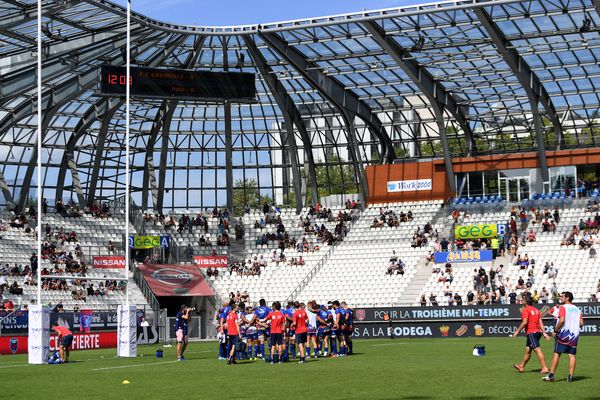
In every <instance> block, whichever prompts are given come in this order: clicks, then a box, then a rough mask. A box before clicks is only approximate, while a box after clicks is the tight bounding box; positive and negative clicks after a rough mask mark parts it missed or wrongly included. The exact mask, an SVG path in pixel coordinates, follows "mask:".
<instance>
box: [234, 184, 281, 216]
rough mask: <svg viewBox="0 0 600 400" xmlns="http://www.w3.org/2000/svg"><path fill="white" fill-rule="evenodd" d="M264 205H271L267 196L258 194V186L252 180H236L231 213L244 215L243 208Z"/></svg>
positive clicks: (270, 200) (271, 201)
mask: <svg viewBox="0 0 600 400" xmlns="http://www.w3.org/2000/svg"><path fill="white" fill-rule="evenodd" d="M264 203H269V204H272V203H273V199H272V198H271V197H269V196H264V195H261V194H260V191H259V190H258V184H257V183H256V181H255V180H254V179H244V180H242V179H238V180H237V181H235V184H234V185H233V213H234V214H235V215H243V214H244V206H245V205H247V206H248V207H250V208H260V207H262V205H263V204H264Z"/></svg>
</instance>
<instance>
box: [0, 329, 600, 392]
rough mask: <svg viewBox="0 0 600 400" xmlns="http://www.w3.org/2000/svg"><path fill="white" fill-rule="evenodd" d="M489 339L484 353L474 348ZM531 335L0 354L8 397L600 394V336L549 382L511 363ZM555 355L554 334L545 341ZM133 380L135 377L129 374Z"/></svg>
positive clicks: (533, 367) (535, 370) (586, 340)
mask: <svg viewBox="0 0 600 400" xmlns="http://www.w3.org/2000/svg"><path fill="white" fill-rule="evenodd" d="M476 344H484V345H485V346H486V349H487V353H488V354H487V355H486V356H485V357H474V356H473V355H472V354H471V352H472V349H473V346H474V345H476ZM524 345H525V339H524V338H517V339H510V338H486V339H481V338H479V339H468V338H467V339H395V340H389V339H388V340H362V341H356V342H355V345H354V350H355V353H356V355H354V356H351V357H345V358H337V359H317V360H314V361H313V360H312V359H311V360H310V361H309V362H308V363H307V364H304V365H299V364H297V363H296V362H290V363H287V364H284V365H270V364H266V363H264V362H259V361H254V362H251V361H242V362H241V363H240V364H238V365H232V366H228V365H226V363H225V362H224V361H218V360H217V352H216V348H217V344H216V342H201V343H191V344H190V346H189V348H188V352H187V353H188V354H186V356H187V358H188V359H187V360H186V361H183V362H177V361H174V359H175V348H174V347H172V348H164V355H165V357H164V358H162V359H157V358H155V356H154V354H155V350H156V349H158V348H162V346H146V347H139V348H138V357H137V358H135V359H131V358H130V359H124V358H121V359H119V358H116V357H115V354H116V350H115V349H109V350H93V351H76V352H71V362H70V363H69V364H64V365H27V364H26V362H27V356H26V355H19V356H1V357H0V382H2V389H1V393H2V396H1V398H3V399H11V400H14V399H46V398H51V397H53V398H60V399H122V400H131V399H147V400H149V399H216V398H221V399H264V398H273V396H274V395H275V394H277V393H278V394H279V395H278V396H277V397H276V398H282V399H302V398H306V399H313V398H321V399H323V400H329V399H513V398H526V399H553V398H556V399H558V398H560V399H600V357H599V354H598V349H599V348H600V337H583V338H581V340H580V346H579V347H580V349H579V354H578V366H577V371H576V381H575V382H573V383H568V382H567V381H566V376H567V365H568V358H567V357H566V356H563V357H562V359H561V364H560V365H559V369H558V371H557V376H556V377H557V381H556V382H554V383H548V382H542V380H541V376H540V374H539V365H538V363H537V360H536V359H535V358H532V360H531V361H530V363H529V365H528V366H527V372H525V373H521V374H520V373H518V372H517V371H516V370H514V369H513V368H512V364H513V363H515V362H519V361H520V360H521V357H522V355H523V348H524ZM543 350H544V353H545V355H546V359H547V360H548V361H549V360H550V358H551V355H552V342H544V343H543ZM124 380H128V381H130V382H131V383H130V384H123V383H122V382H123V381H124Z"/></svg>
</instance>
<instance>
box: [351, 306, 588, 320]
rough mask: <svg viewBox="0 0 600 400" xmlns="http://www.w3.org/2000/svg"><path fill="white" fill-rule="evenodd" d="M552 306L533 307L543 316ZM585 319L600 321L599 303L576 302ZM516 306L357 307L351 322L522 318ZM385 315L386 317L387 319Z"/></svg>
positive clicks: (519, 307)
mask: <svg viewBox="0 0 600 400" xmlns="http://www.w3.org/2000/svg"><path fill="white" fill-rule="evenodd" d="M552 306H553V304H536V307H537V308H538V309H539V310H540V311H541V313H542V315H543V316H546V314H548V312H549V311H550V308H551V307H552ZM576 306H578V307H579V308H581V311H582V312H583V317H584V318H600V303H577V304H576ZM521 308H522V305H519V304H498V305H489V306H483V305H480V306H447V307H387V308H386V307H382V308H356V309H354V320H355V321H357V322H380V321H386V320H387V318H388V317H389V318H390V319H392V320H393V321H417V322H418V321H468V320H471V321H476V320H502V319H513V320H514V319H521ZM386 315H387V316H386Z"/></svg>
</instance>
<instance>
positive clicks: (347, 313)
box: [341, 301, 354, 355]
mask: <svg viewBox="0 0 600 400" xmlns="http://www.w3.org/2000/svg"><path fill="white" fill-rule="evenodd" d="M341 309H342V318H343V321H344V328H343V330H342V332H343V335H344V342H345V345H346V348H345V354H347V355H351V354H352V334H353V331H354V318H353V316H352V310H351V309H350V308H348V304H346V302H345V301H342V303H341Z"/></svg>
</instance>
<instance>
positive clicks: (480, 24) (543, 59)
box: [0, 0, 600, 210]
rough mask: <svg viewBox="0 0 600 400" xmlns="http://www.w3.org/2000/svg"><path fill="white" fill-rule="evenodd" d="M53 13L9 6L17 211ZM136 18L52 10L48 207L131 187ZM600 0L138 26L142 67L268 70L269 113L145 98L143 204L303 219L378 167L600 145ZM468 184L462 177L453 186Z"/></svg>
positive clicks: (4, 48)
mask: <svg viewBox="0 0 600 400" xmlns="http://www.w3.org/2000/svg"><path fill="white" fill-rule="evenodd" d="M35 7H36V2H35V1H33V0H0V15H1V17H0V75H1V79H0V187H1V188H2V191H1V194H0V202H3V203H5V204H14V205H15V206H16V207H17V208H23V207H24V205H25V204H26V202H27V197H28V196H30V195H31V193H32V191H31V189H32V188H34V187H35V184H36V182H35V179H34V176H35V175H34V173H33V172H34V170H35V162H36V161H35V160H36V157H37V154H36V150H35V148H36V129H37V126H36V118H35V112H36V110H37V104H36V96H37V93H36V18H37V12H36V8H35ZM125 13H126V12H125V10H124V9H123V8H122V7H120V6H117V5H115V4H113V3H111V2H109V1H106V0H48V1H45V2H44V9H43V16H42V18H43V32H44V37H43V68H42V80H43V105H42V107H43V110H44V119H43V132H42V133H43V137H44V141H43V148H44V150H43V154H42V159H43V163H44V166H45V168H44V171H43V176H44V182H43V186H44V197H47V198H48V199H59V198H62V199H65V200H69V199H74V200H75V201H79V202H80V203H81V204H84V203H88V204H90V203H91V202H93V201H95V200H103V199H114V198H118V197H119V196H122V194H123V192H124V186H125V185H124V183H125V176H124V169H125V164H124V162H125V160H124V151H125V150H124V149H125V145H124V132H125V127H124V121H125V116H124V109H125V107H124V102H123V100H122V99H120V98H112V97H105V96H101V95H99V90H98V86H99V83H98V67H99V65H102V64H113V65H123V64H124V56H125V45H126V43H125V40H126V27H125ZM599 14H600V0H532V1H523V0H520V1H511V0H490V1H478V0H466V1H455V2H445V3H435V4H427V5H420V6H414V7H404V8H394V9H387V10H379V11H365V12H363V13H356V14H348V15H338V16H331V17H322V18H314V19H308V20H298V21H289V22H281V23H269V24H260V25H249V26H239V27H192V26H178V25H173V24H169V23H164V22H160V21H155V20H152V19H149V18H147V17H144V16H142V15H138V14H133V16H132V31H131V35H132V64H135V65H140V66H151V67H158V68H186V69H196V70H210V71H224V70H230V71H245V72H252V73H255V74H256V77H257V78H256V87H257V92H258V96H257V102H256V103H253V104H237V103H227V104H225V103H221V104H219V103H206V102H204V103H203V102H191V101H175V100H147V99H133V100H132V103H131V143H130V144H131V148H132V156H131V160H130V163H131V168H132V172H131V177H130V179H131V185H132V197H133V199H134V201H135V202H136V203H137V204H139V205H141V206H143V207H145V208H146V207H147V208H154V209H156V210H162V209H171V208H200V207H203V208H204V207H214V206H231V204H232V201H233V198H234V197H235V196H246V195H247V193H249V192H251V191H254V192H256V191H258V193H260V195H262V196H268V197H269V198H272V199H274V201H275V202H277V203H286V204H296V205H297V206H301V205H302V204H306V202H313V201H315V200H316V198H317V196H320V195H322V194H327V193H349V192H350V193H351V192H361V193H364V190H365V178H364V166H365V165H368V164H372V163H392V162H395V161H396V160H401V159H405V158H430V157H436V158H438V157H439V158H442V157H443V158H444V159H445V162H446V170H447V172H448V175H449V177H450V178H451V177H452V175H453V172H452V163H451V157H454V156H467V155H476V154H490V153H505V152H513V151H520V152H523V151H538V153H539V158H540V165H541V166H542V169H544V167H545V154H544V151H545V150H548V149H550V150H552V149H562V148H570V147H586V146H598V145H599V141H600V137H599V135H598V134H599V131H600V98H599V96H600V95H599V93H600V66H599V60H600V15H599ZM451 182H453V179H451Z"/></svg>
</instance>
